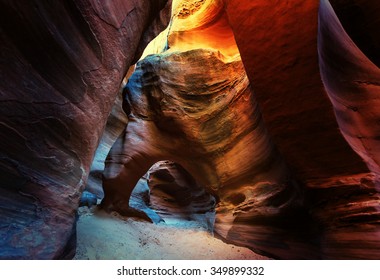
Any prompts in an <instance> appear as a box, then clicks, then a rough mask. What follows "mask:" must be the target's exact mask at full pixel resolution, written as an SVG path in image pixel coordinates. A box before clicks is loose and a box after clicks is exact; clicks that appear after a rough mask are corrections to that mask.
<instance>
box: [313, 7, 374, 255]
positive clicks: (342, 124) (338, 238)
mask: <svg viewBox="0 0 380 280" xmlns="http://www.w3.org/2000/svg"><path fill="white" fill-rule="evenodd" d="M332 3H333V4H334V8H335V9H336V10H337V13H338V15H340V17H339V18H338V16H337V14H336V13H335V11H334V8H333V6H331V4H330V3H329V1H327V0H322V1H321V3H320V8H319V30H318V52H319V65H320V72H321V76H322V80H323V83H324V86H325V89H326V92H327V94H328V97H329V98H330V100H331V103H332V105H333V108H334V112H335V116H336V119H337V122H338V125H339V128H340V131H341V133H342V134H343V136H344V138H345V139H346V140H347V142H348V143H349V144H350V146H351V147H352V149H353V150H354V151H355V152H356V153H357V154H358V155H359V156H360V157H361V158H362V159H363V160H364V162H365V163H366V164H367V166H368V168H369V169H370V170H371V171H373V173H374V175H372V176H369V177H367V178H363V179H361V180H360V178H359V180H356V182H355V181H353V182H352V183H351V184H352V185H353V186H345V188H346V189H347V190H346V191H348V188H349V187H351V188H353V189H355V188H356V190H355V191H356V192H357V193H358V195H357V196H356V197H355V198H354V199H351V201H350V202H348V201H344V199H342V198H341V200H343V201H340V203H338V202H336V203H335V204H334V208H335V209H334V212H335V213H328V212H327V211H326V213H324V217H323V218H322V217H321V218H322V219H323V220H324V222H325V223H326V222H327V221H326V219H328V217H330V218H333V219H334V224H333V225H331V223H329V222H327V225H328V227H327V230H326V234H325V235H324V237H323V249H324V253H325V254H326V255H328V256H329V257H330V258H337V257H339V256H340V254H342V251H344V250H347V251H348V254H351V255H354V256H356V257H360V258H364V259H366V258H376V259H378V258H379V257H380V246H379V236H380V227H379V226H378V225H379V221H380V212H379V206H380V195H379V188H380V181H379V175H380V140H379V139H380V122H379V120H380V111H379V108H380V69H379V67H378V66H379V65H380V64H379V62H380V60H379V53H380V44H379V42H380V36H379V33H378V30H379V28H380V20H379V17H378V15H379V11H380V3H378V2H374V1H363V0H357V1H356V0H355V1H350V2H349V3H347V5H346V4H345V3H344V4H345V5H342V4H343V3H342V1H332ZM376 11H377V12H376ZM348 16H350V17H349V19H348ZM355 17H360V20H357V21H354V23H355V24H353V21H352V19H353V18H355ZM340 19H342V22H341V21H340ZM344 27H346V28H347V31H346V29H345V28H344ZM374 30H377V31H376V32H374ZM350 36H352V37H350ZM359 46H360V48H359ZM367 55H368V56H367ZM369 57H371V58H372V59H373V60H370V59H369ZM376 185H377V186H376ZM327 208H328V209H329V208H330V209H329V210H330V211H332V209H331V208H332V207H331V205H330V206H328V207H327ZM319 215H320V216H321V213H319ZM347 224H350V225H351V227H352V228H353V230H352V231H351V230H350V231H348V230H346V229H344V228H343V227H344V226H347ZM333 227H334V228H335V229H334V228H333ZM358 240H359V241H358ZM341 247H346V249H343V248H341ZM349 256H350V255H348V257H349Z"/></svg>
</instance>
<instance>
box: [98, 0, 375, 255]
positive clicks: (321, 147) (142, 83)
mask: <svg viewBox="0 0 380 280" xmlns="http://www.w3.org/2000/svg"><path fill="white" fill-rule="evenodd" d="M333 4H334V7H335V9H336V10H337V12H338V13H340V16H341V17H342V15H343V16H344V15H347V14H348V15H350V13H347V11H346V10H344V9H343V7H350V5H351V6H354V7H355V8H358V7H359V8H360V9H359V11H360V10H362V11H364V12H363V14H365V15H366V21H360V22H358V25H362V26H363V29H361V30H360V29H358V28H356V29H355V28H354V27H355V26H354V24H353V23H350V22H349V21H348V20H346V22H344V19H343V26H344V25H346V28H347V29H350V32H349V35H347V34H346V32H345V30H344V27H342V26H341V25H340V22H339V21H340V20H339V18H337V17H336V16H335V14H334V11H333V9H331V7H330V6H329V4H328V3H327V1H321V5H320V7H319V3H318V1H293V2H286V1H274V2H271V1H176V2H175V3H174V9H173V19H172V21H171V23H170V25H169V27H168V29H167V30H166V31H165V32H163V33H162V34H161V35H160V36H159V38H158V39H157V40H155V41H153V42H152V43H151V44H150V45H149V47H148V49H147V50H146V51H145V54H144V56H143V59H142V60H141V61H140V62H139V63H138V65H137V68H136V72H135V73H134V74H133V75H132V77H131V80H130V81H129V83H128V85H127V86H126V89H125V93H124V94H125V97H124V109H125V111H126V113H127V114H128V115H129V118H130V120H131V122H130V123H129V124H128V125H127V127H126V130H125V133H124V134H123V135H122V136H121V137H120V138H119V139H118V140H117V142H116V144H115V145H114V146H113V148H112V150H111V152H110V154H109V157H108V159H107V162H106V170H105V181H104V188H105V193H106V197H105V200H104V201H103V205H104V206H105V207H106V208H108V209H114V210H117V211H119V212H121V213H124V214H126V215H137V216H140V217H143V218H149V217H147V216H146V215H145V214H144V213H142V212H141V211H136V210H133V209H131V207H129V206H128V200H129V196H130V193H131V192H132V190H133V188H134V184H135V183H136V182H137V180H138V178H139V177H140V176H142V174H144V173H145V172H146V171H147V170H148V169H149V168H150V166H151V165H152V164H154V163H155V162H157V161H159V160H172V161H174V162H176V163H177V164H180V166H181V168H184V169H185V170H187V171H186V172H188V173H189V174H191V176H192V177H193V178H194V179H195V181H194V182H193V183H191V184H193V185H194V186H195V188H197V187H199V186H203V187H204V188H205V190H207V192H209V193H210V194H212V195H213V196H215V198H216V202H217V204H216V208H215V211H216V218H215V224H214V232H215V233H216V234H218V235H219V236H221V237H222V238H224V239H225V240H228V241H229V242H233V243H237V244H239V245H244V246H247V247H250V248H252V249H254V250H256V251H258V252H261V253H264V254H267V255H270V256H273V257H276V258H378V257H379V252H380V250H379V248H378V245H377V243H378V242H377V241H378V233H379V228H378V226H377V224H378V217H379V214H378V213H379V210H378V209H379V195H378V189H377V186H376V185H377V182H378V178H377V172H378V169H377V168H378V165H377V157H378V156H377V140H376V139H377V134H376V133H377V131H378V129H377V124H376V116H377V112H376V110H375V109H374V108H376V102H377V101H376V100H377V98H376V95H375V94H377V92H378V91H377V84H376V81H377V80H378V68H377V67H376V66H375V65H376V63H378V62H377V56H376V55H377V53H378V52H376V51H374V50H376V48H377V46H378V37H376V32H375V31H374V30H377V29H376V26H377V25H376V24H377V23H378V20H377V19H376V17H375V16H374V15H375V14H376V11H377V9H378V6H377V5H376V4H374V3H370V1H364V0H363V1H362V0H357V1H351V2H350V3H346V2H345V1H338V0H335V1H333ZM326 7H330V8H326ZM318 16H319V27H318ZM364 26H365V29H364ZM318 28H319V29H318ZM222 34H223V35H222ZM334 34H335V35H334ZM337 34H338V35H339V36H337ZM360 34H363V35H362V36H360ZM349 36H352V37H354V40H356V41H357V42H358V45H359V48H361V49H362V50H364V51H365V53H366V54H367V55H368V57H370V59H372V60H373V61H372V62H371V61H370V59H368V58H366V57H365V55H364V56H363V55H359V58H358V59H356V58H355V57H357V54H356V53H358V51H357V50H356V49H358V47H356V46H354V44H353V43H352V41H350V39H349ZM362 38H366V39H365V40H363V39H362ZM368 38H370V39H368ZM235 39H236V43H235ZM353 46H354V47H353ZM347 47H348V49H347ZM334 48H335V49H334ZM355 48H356V49H355ZM238 49H239V51H238ZM318 50H319V53H318ZM347 50H348V51H347ZM152 53H153V55H149V54H152ZM338 53H339V55H338ZM240 55H241V58H240ZM240 59H241V60H242V62H241V61H240ZM353 61H354V63H353ZM355 61H357V62H360V63H359V65H358V64H357V63H356V65H355ZM242 63H243V64H244V68H243V67H242ZM334 67H335V68H334ZM355 67H356V68H355ZM368 71H369V72H368ZM353 74H355V75H359V76H355V75H353ZM363 75H364V76H365V77H366V78H365V79H364V78H363ZM336 77H341V78H340V79H337V78H336ZM248 79H249V81H248ZM322 79H323V82H322ZM376 79H377V80H376ZM358 80H359V82H358ZM339 81H344V88H342V86H341V85H339ZM363 81H364V82H363ZM243 84H244V86H242V85H243ZM342 84H343V83H342ZM351 84H353V86H351ZM350 87H351V88H353V89H354V91H355V93H356V95H355V96H356V97H355V98H356V99H354V100H353V99H350V98H348V100H346V101H345V103H347V104H348V103H355V104H353V105H352V106H348V107H347V106H345V108H343V109H344V110H343V111H342V110H341V109H340V108H339V106H337V105H336V104H335V103H334V99H336V98H335V97H336V96H338V98H339V99H342V98H346V97H345V95H347V88H348V89H349V88H350ZM325 90H326V91H325ZM350 91H352V89H349V91H348V92H350ZM326 92H327V94H326ZM360 92H362V94H359V93H360ZM330 99H331V100H332V101H333V102H332V103H331V102H330ZM347 104H346V105H347ZM352 108H354V109H355V108H356V109H357V110H356V111H355V110H353V109H352ZM359 108H362V109H361V111H363V113H361V112H358V111H359ZM351 111H352V112H351ZM358 131H359V132H360V133H359V134H358ZM352 135H354V137H352ZM351 138H354V139H351ZM356 139H359V140H360V143H359V144H357V140H356ZM355 141H356V142H355ZM363 143H364V144H363ZM276 146H277V148H276ZM163 170H165V167H164V168H163ZM371 171H372V172H374V173H371ZM155 172H157V173H156V174H158V177H160V176H161V175H162V176H161V177H160V178H161V179H160V178H159V180H158V181H159V184H161V187H162V188H164V189H165V188H166V189H169V192H171V194H172V195H174V201H177V202H178V201H181V195H179V194H178V193H175V191H174V189H175V188H176V182H175V180H173V177H176V176H172V174H174V173H175V172H174V173H173V172H172V173H170V172H169V173H170V174H169V175H170V176H169V175H168V171H160V169H158V170H156V171H155ZM169 177H170V178H169ZM162 178H163V179H162ZM156 179H157V178H156ZM162 181H164V183H163V182H162ZM168 181H169V182H168ZM180 181H181V180H180ZM180 181H179V182H180ZM122 184H123V185H124V188H121V187H120V186H121V185H122ZM148 184H149V181H148ZM191 184H190V185H191ZM156 185H157V182H154V181H153V182H152V190H151V191H152V193H153V192H154V191H153V190H154V187H155V186H156ZM180 185H181V183H178V186H177V187H178V192H179V191H180V190H181V189H182V190H183V192H184V193H183V195H184V196H187V195H189V193H190V194H191V191H189V188H188V187H187V188H181V186H180ZM173 193H174V194H173ZM153 201H154V202H155V203H157V204H159V206H152V207H155V208H156V209H158V210H160V211H161V212H163V213H168V211H169V210H170V209H171V210H172V211H174V212H175V211H178V210H177V209H174V208H173V205H172V204H170V203H167V201H166V202H165V201H161V202H160V201H159V200H153ZM171 202H173V201H171ZM179 211H184V212H186V210H184V209H180V210H179Z"/></svg>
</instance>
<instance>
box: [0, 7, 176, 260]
mask: <svg viewBox="0 0 380 280" xmlns="http://www.w3.org/2000/svg"><path fill="white" fill-rule="evenodd" d="M170 2H171V1H149V0H146V1H104V2H103V1H92V0H80V1H49V2H47V1H45V2H41V1H29V0H27V1H1V4H0V5H1V8H0V21H1V31H0V37H1V42H2V43H1V47H0V48H1V52H0V60H1V65H2V67H1V74H0V76H1V78H0V92H1V94H0V102H1V107H0V108H1V109H0V111H1V113H0V116H1V117H0V118H1V119H0V132H1V139H2V146H1V152H0V177H1V181H2V182H1V188H0V201H1V202H0V205H1V206H0V237H1V238H0V258H7V259H22V258H38V259H45V258H46V259H51V258H70V257H72V256H73V253H74V252H73V250H74V249H75V212H76V208H77V207H78V203H79V197H80V194H81V191H82V190H83V188H84V185H85V182H86V179H87V175H88V172H89V167H90V164H91V160H92V157H93V154H94V151H95V149H96V147H97V145H98V142H99V137H100V135H101V133H102V131H103V128H104V125H105V122H106V120H107V117H108V114H109V112H110V110H111V106H112V104H113V102H114V100H115V97H116V94H117V92H118V89H119V86H120V84H121V81H122V79H123V77H124V75H125V73H126V71H127V69H128V67H129V66H130V65H131V64H133V63H135V62H136V60H137V59H138V57H140V55H141V53H142V51H143V49H144V48H145V46H146V44H147V43H148V42H149V41H150V40H151V39H152V38H153V37H154V36H155V35H157V34H158V32H159V31H161V30H162V29H163V28H164V27H165V26H166V24H167V22H168V19H169V14H170Z"/></svg>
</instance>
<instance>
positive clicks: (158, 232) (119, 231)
mask: <svg viewBox="0 0 380 280" xmlns="http://www.w3.org/2000/svg"><path fill="white" fill-rule="evenodd" d="M77 235H78V236H77V238H78V239H77V244H78V245H77V246H78V247H77V254H76V256H75V259H76V260H181V259H182V260H183V259H188V260H200V259H210V260H218V259H219V260H244V259H252V260H262V259H267V258H266V257H264V256H261V255H258V254H255V253H254V252H252V251H251V250H249V249H247V248H243V247H238V246H235V245H231V244H226V243H224V242H223V241H222V240H220V239H217V238H215V237H214V236H212V234H210V233H209V232H207V231H206V230H205V229H204V228H202V227H201V226H200V225H199V224H197V222H192V221H181V220H176V219H165V223H159V224H151V223H147V222H142V221H137V220H134V219H131V218H123V217H120V216H119V215H117V214H107V213H105V212H104V211H102V210H99V209H97V207H92V208H91V209H88V208H87V207H81V208H79V220H78V223H77Z"/></svg>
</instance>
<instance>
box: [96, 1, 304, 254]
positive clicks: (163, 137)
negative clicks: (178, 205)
mask: <svg viewBox="0 0 380 280" xmlns="http://www.w3.org/2000/svg"><path fill="white" fill-rule="evenodd" d="M220 4H221V3H220V1H204V2H203V4H202V5H201V6H200V7H199V6H198V8H199V9H198V10H197V11H195V12H194V17H200V18H210V19H212V20H211V22H205V21H202V22H199V21H197V20H196V21H195V23H196V24H195V26H194V23H193V22H192V21H191V20H190V19H189V18H188V17H183V16H179V15H182V14H183V13H184V9H185V8H186V7H187V6H186V5H179V6H178V8H177V9H178V10H177V11H176V12H174V13H173V14H174V20H173V21H172V23H171V25H170V28H171V29H170V31H169V32H168V33H167V34H166V35H165V37H164V39H166V38H167V40H168V43H167V42H165V41H164V42H155V43H152V44H153V49H155V50H160V49H165V48H163V47H162V45H166V43H167V50H166V51H164V52H163V53H159V54H156V55H150V56H146V57H145V58H144V59H143V60H141V61H140V62H139V63H138V64H137V67H136V70H135V72H134V74H133V75H132V76H131V78H130V79H129V82H128V84H127V86H126V88H125V100H124V105H123V107H124V110H125V111H126V113H127V114H128V118H129V123H128V125H127V127H126V129H125V132H124V134H122V135H121V136H120V137H119V138H118V140H117V141H116V143H115V144H114V146H113V147H112V149H111V151H110V153H109V155H108V158H107V160H106V168H105V173H104V181H103V186H104V191H105V198H104V200H103V202H102V205H103V207H104V208H106V209H108V210H116V211H118V212H120V213H122V214H124V215H131V216H138V217H142V218H145V219H149V217H147V215H146V214H145V213H143V212H142V211H139V210H138V209H133V208H132V207H131V205H129V199H130V196H131V193H132V190H133V188H134V186H135V185H136V183H137V181H138V180H139V178H140V177H141V176H142V175H143V174H144V173H145V172H147V171H148V169H149V168H150V166H151V165H152V164H154V163H155V162H157V161H160V160H172V161H174V162H176V163H179V164H180V165H181V166H183V167H184V168H185V169H186V170H187V171H188V172H189V173H190V174H191V175H192V176H193V177H194V178H195V179H196V181H197V182H198V184H200V185H202V186H204V187H205V188H206V189H207V191H208V192H210V193H212V194H213V195H215V196H216V198H217V200H218V204H217V208H216V224H215V232H216V233H217V234H219V235H221V236H222V237H223V238H226V239H228V240H231V241H236V239H241V240H247V242H243V244H244V245H246V246H250V247H251V248H252V247H253V246H251V245H252V243H255V242H256V243H257V244H258V245H257V246H256V247H255V249H256V250H260V251H262V252H266V253H268V252H270V251H271V249H273V248H275V247H279V248H280V249H275V250H274V251H273V252H272V253H271V254H272V255H277V256H283V257H285V256H292V255H294V254H295V253H294V252H288V251H291V250H289V249H287V247H289V246H290V247H295V246H294V244H288V242H285V243H283V241H277V240H278V238H280V236H281V234H284V232H285V230H283V231H281V234H279V235H277V234H273V231H274V230H273V229H274V228H279V225H278V224H279V223H280V224H281V227H282V228H286V230H287V231H289V232H293V230H292V227H294V223H292V222H290V223H289V222H287V221H285V222H284V219H285V218H287V217H288V215H289V213H293V214H294V209H295V208H296V207H299V206H300V204H301V199H300V195H299V192H298V190H297V184H296V183H295V182H294V181H293V180H292V176H291V174H290V173H289V172H288V169H287V167H286V166H285V164H284V162H283V160H282V157H281V155H280V154H279V153H278V152H277V150H276V149H275V147H274V145H273V144H272V141H271V139H270V137H269V136H268V134H267V131H266V129H265V127H264V123H263V121H262V118H261V113H260V111H259V108H258V105H257V102H256V100H255V97H254V95H253V93H252V90H251V88H250V85H249V82H248V79H247V76H246V75H245V71H244V68H243V65H242V63H241V60H240V56H239V53H238V50H237V48H236V44H235V42H234V40H233V36H232V32H231V30H230V29H229V27H228V25H227V21H226V18H225V13H224V10H223V9H220ZM215 5H216V6H215ZM218 5H219V6H218ZM185 10H186V9H185ZM186 11H187V10H186ZM204 13H206V15H208V17H203V16H202V15H203V14H204ZM208 13H211V14H208ZM212 13H215V14H212ZM221 26H223V28H224V29H226V30H228V32H227V35H228V34H229V35H228V36H226V38H228V39H227V41H226V44H222V45H219V44H217V43H218V42H216V41H213V40H214V38H215V37H214V34H217V31H218V30H221ZM188 33H189V34H190V37H191V38H196V41H188V39H187V38H188V37H187V34H188ZM210 34H211V35H210ZM209 35H210V36H209ZM166 36H167V37H166ZM208 40H209V41H208ZM215 40H216V39H215ZM219 40H222V39H219ZM198 41H199V42H200V47H201V49H198V47H199V46H198V45H197V42H198ZM207 42H209V43H208V44H207ZM160 43H161V44H162V45H161V47H160V46H159V44H160ZM219 43H220V42H219ZM214 49H216V50H214ZM215 69H218V71H215ZM162 172H164V170H162ZM166 173H167V172H166ZM153 185H154V184H153ZM166 185H167V184H166ZM179 188H180V186H179ZM152 192H154V189H153V190H152ZM160 206H161V207H165V206H162V205H160ZM160 206H156V208H159V207H160ZM167 208H170V207H169V206H168V207H167ZM166 211H167V210H166ZM300 216H302V215H297V217H300ZM238 218H240V220H241V221H240V220H239V219H238ZM301 218H302V219H303V218H304V217H301ZM252 220H256V221H257V223H258V224H259V225H258V226H257V227H252V223H251V222H249V221H252ZM247 221H248V222H247ZM271 224H272V225H271ZM237 227H240V228H241V227H244V229H243V230H240V229H239V230H232V229H231V228H237ZM258 228H260V230H261V231H259V230H258ZM305 228H307V227H306V226H305ZM247 230H248V232H247ZM277 231H279V230H278V229H277ZM298 231H300V233H299V234H298V235H299V236H297V237H295V238H293V239H294V240H298V239H299V238H300V236H303V235H304V234H305V231H306V230H305V229H298ZM243 232H245V233H243ZM241 234H243V235H244V237H242V238H240V237H239V236H241ZM289 235H292V234H291V233H289ZM302 238H303V237H302ZM292 242H293V243H294V242H297V241H291V242H290V243H292ZM298 242H300V241H298ZM262 244H266V245H262ZM268 244H270V245H268ZM269 248H271V249H269ZM284 248H285V249H284ZM299 250H301V251H302V250H303V249H297V250H296V251H297V254H300V253H299Z"/></svg>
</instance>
